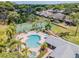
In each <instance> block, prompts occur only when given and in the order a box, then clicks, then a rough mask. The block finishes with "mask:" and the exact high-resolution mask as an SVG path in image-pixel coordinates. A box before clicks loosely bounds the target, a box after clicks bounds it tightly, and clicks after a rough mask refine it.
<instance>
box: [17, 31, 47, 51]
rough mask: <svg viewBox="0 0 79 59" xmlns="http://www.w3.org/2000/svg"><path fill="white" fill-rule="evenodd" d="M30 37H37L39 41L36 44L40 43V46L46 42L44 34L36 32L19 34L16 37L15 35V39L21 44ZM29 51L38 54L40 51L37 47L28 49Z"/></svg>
mask: <svg viewBox="0 0 79 59" xmlns="http://www.w3.org/2000/svg"><path fill="white" fill-rule="evenodd" d="M30 35H38V36H40V37H41V39H40V40H39V41H38V43H40V44H41V45H42V44H43V43H44V42H45V41H46V34H45V33H43V32H36V31H30V32H28V33H20V34H18V35H16V39H20V40H21V42H23V43H25V42H26V41H27V40H28V39H29V38H28V37H29V36H30ZM29 49H30V50H31V51H35V52H38V51H39V49H40V46H39V47H36V48H29Z"/></svg>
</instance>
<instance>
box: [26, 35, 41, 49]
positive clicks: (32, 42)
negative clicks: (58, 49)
mask: <svg viewBox="0 0 79 59" xmlns="http://www.w3.org/2000/svg"><path fill="white" fill-rule="evenodd" d="M40 39H41V38H40V36H39V35H30V36H29V39H28V40H27V41H26V45H27V46H28V47H29V48H36V47H39V46H40V43H38V42H39V40H40Z"/></svg>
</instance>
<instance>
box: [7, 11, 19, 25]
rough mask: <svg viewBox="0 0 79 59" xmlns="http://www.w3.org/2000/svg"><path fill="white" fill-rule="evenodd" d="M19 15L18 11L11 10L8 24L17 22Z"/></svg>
mask: <svg viewBox="0 0 79 59" xmlns="http://www.w3.org/2000/svg"><path fill="white" fill-rule="evenodd" d="M19 17H20V15H19V14H18V13H17V12H15V11H13V12H12V11H10V12H9V15H8V24H10V23H13V22H15V23H17V22H18V19H19Z"/></svg>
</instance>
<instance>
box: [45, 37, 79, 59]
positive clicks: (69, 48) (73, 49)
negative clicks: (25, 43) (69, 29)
mask: <svg viewBox="0 0 79 59" xmlns="http://www.w3.org/2000/svg"><path fill="white" fill-rule="evenodd" d="M46 42H47V43H49V44H50V45H52V46H55V47H56V48H55V49H54V50H53V49H52V50H53V52H51V54H50V55H49V56H52V57H53V56H54V57H55V58H75V56H76V53H78V54H79V46H78V45H75V44H73V43H70V42H68V41H65V40H64V39H62V38H60V37H54V36H49V37H48V38H47V40H46Z"/></svg>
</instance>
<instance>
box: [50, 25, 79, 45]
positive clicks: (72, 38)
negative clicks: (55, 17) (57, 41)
mask: <svg viewBox="0 0 79 59" xmlns="http://www.w3.org/2000/svg"><path fill="white" fill-rule="evenodd" d="M61 25H62V26H64V25H63V24H61ZM64 27H66V28H67V29H64V28H61V27H59V26H56V25H54V24H53V25H52V31H53V32H55V33H56V34H59V33H61V32H70V35H67V36H64V37H63V38H65V40H67V41H70V42H72V43H75V44H77V45H79V29H78V32H77V35H76V36H74V35H75V31H76V27H73V26H64Z"/></svg>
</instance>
